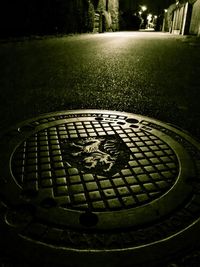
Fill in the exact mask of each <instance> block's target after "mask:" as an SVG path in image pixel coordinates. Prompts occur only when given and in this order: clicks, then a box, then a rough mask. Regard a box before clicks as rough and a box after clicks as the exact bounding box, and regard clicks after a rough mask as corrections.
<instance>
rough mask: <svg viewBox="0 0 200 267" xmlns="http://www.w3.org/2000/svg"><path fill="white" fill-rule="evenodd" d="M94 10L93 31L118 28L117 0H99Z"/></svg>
mask: <svg viewBox="0 0 200 267" xmlns="http://www.w3.org/2000/svg"><path fill="white" fill-rule="evenodd" d="M95 12H96V14H95V21H94V31H95V32H97V31H98V32H105V31H116V30H118V29H119V0H99V1H98V4H97V8H96V10H95Z"/></svg>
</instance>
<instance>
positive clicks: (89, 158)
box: [61, 135, 130, 175]
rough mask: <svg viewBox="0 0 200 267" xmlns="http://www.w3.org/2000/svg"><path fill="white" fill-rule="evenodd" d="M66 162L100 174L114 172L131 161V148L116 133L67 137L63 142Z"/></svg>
mask: <svg viewBox="0 0 200 267" xmlns="http://www.w3.org/2000/svg"><path fill="white" fill-rule="evenodd" d="M61 149H62V155H63V159H64V163H65V164H66V165H67V166H69V165H70V166H73V167H76V168H78V169H79V170H81V171H88V170H89V171H90V172H93V173H96V174H99V175H106V174H107V175H108V174H114V173H116V172H118V171H120V170H121V169H122V168H123V167H124V166H125V165H126V164H127V163H128V161H129V158H130V155H129V150H128V148H127V147H126V145H125V144H124V143H123V141H122V140H121V139H120V138H119V137H118V136H116V135H111V136H109V135H107V136H103V137H99V138H97V137H89V138H82V139H78V138H76V139H70V140H68V139H65V140H63V141H62V143H61Z"/></svg>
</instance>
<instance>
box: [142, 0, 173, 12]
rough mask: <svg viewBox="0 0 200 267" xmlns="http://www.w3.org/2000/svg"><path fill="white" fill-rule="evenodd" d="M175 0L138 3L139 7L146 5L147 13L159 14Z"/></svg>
mask: <svg viewBox="0 0 200 267" xmlns="http://www.w3.org/2000/svg"><path fill="white" fill-rule="evenodd" d="M174 2H175V0H140V1H139V3H140V4H141V5H146V6H147V8H148V10H149V12H152V13H155V14H156V13H160V11H162V10H163V9H165V8H168V6H169V5H170V4H172V3H174Z"/></svg>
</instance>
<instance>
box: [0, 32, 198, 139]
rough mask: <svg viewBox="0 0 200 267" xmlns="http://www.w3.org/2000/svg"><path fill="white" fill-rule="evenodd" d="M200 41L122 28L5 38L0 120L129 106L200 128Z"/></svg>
mask: <svg viewBox="0 0 200 267" xmlns="http://www.w3.org/2000/svg"><path fill="white" fill-rule="evenodd" d="M199 51H200V43H199V41H198V40H196V39H195V38H192V37H190V38H188V37H185V36H184V37H183V36H173V35H170V34H166V33H154V32H122V33H106V34H101V35H94V34H93V35H89V34H86V35H81V36H80V35H77V36H68V37H60V38H56V37H55V38H45V39H39V40H36V39H33V40H24V41H23V40H18V41H15V42H1V43H0V68H1V72H0V89H1V98H0V106H1V115H0V116H1V117H0V121H1V128H4V127H7V126H9V125H12V124H13V123H16V122H19V121H22V120H24V119H27V118H30V117H34V116H36V115H39V114H41V113H46V112H50V111H58V110H68V109H77V108H95V109H110V110H119V111H130V112H133V113H137V114H142V115H147V116H150V117H154V118H156V119H160V120H163V121H165V122H169V123H173V124H176V125H178V126H179V127H182V128H184V129H186V130H188V131H189V132H191V133H192V134H193V135H195V136H197V137H198V135H199V132H200V123H199V117H200V107H199V99H200V92H199V89H200V76H199V73H200V65H199V62H200V53H199Z"/></svg>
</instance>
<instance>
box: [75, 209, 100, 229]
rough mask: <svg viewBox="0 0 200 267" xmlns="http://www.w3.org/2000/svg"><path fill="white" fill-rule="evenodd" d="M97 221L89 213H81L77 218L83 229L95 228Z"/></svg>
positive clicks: (95, 217)
mask: <svg viewBox="0 0 200 267" xmlns="http://www.w3.org/2000/svg"><path fill="white" fill-rule="evenodd" d="M98 221H99V218H98V216H97V215H96V214H95V213H92V212H90V211H86V212H84V213H82V214H81V215H80V217H79V223H80V224H81V225H83V226H85V227H93V226H96V225H97V223H98Z"/></svg>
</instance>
